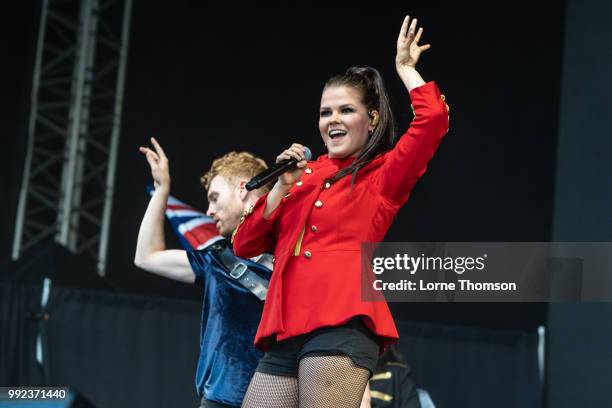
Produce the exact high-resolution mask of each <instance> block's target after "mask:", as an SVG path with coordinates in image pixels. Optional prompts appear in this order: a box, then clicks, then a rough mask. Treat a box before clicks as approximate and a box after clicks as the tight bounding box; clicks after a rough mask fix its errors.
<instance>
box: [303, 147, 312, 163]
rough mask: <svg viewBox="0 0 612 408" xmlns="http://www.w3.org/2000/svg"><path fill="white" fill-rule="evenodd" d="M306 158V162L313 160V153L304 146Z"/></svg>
mask: <svg viewBox="0 0 612 408" xmlns="http://www.w3.org/2000/svg"><path fill="white" fill-rule="evenodd" d="M304 157H305V158H306V161H310V160H312V152H311V151H310V149H309V148H307V147H306V146H304Z"/></svg>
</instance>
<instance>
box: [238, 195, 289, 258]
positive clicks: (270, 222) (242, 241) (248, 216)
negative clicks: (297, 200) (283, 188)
mask: <svg viewBox="0 0 612 408" xmlns="http://www.w3.org/2000/svg"><path fill="white" fill-rule="evenodd" d="M267 199H268V193H266V194H264V195H263V196H261V197H259V200H257V202H256V203H255V205H253V206H251V208H249V209H248V210H246V211H245V212H244V214H243V216H242V218H241V220H240V224H238V227H237V228H236V230H235V231H234V234H233V236H232V244H233V248H234V254H236V255H237V256H239V257H241V258H251V257H254V256H257V255H261V254H263V253H265V252H267V253H273V252H274V247H275V244H276V236H275V233H274V223H275V221H276V219H277V218H278V215H279V214H280V212H281V211H280V210H281V207H282V205H283V203H284V202H285V201H284V200H282V201H281V202H280V204H279V205H278V207H276V209H275V210H274V211H273V212H272V214H270V216H269V217H268V218H264V216H263V214H264V210H265V208H266V200H267Z"/></svg>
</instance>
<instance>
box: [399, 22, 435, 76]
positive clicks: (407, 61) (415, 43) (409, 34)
mask: <svg viewBox="0 0 612 408" xmlns="http://www.w3.org/2000/svg"><path fill="white" fill-rule="evenodd" d="M422 34H423V27H419V29H418V31H417V19H416V18H413V19H412V21H410V16H406V17H405V18H404V23H403V24H402V28H401V30H400V33H399V36H398V37H397V54H396V55H395V67H396V68H397V70H398V72H399V71H401V70H402V69H404V68H415V66H416V64H417V62H418V61H419V58H420V57H421V53H422V52H423V51H426V50H428V49H429V48H430V47H431V45H430V44H425V45H419V41H420V40H421V35H422Z"/></svg>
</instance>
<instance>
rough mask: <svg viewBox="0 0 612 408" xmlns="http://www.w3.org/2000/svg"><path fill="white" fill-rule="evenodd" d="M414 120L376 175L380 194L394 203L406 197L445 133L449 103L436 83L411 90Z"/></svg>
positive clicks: (425, 168) (398, 202)
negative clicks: (445, 100) (447, 103)
mask: <svg viewBox="0 0 612 408" xmlns="http://www.w3.org/2000/svg"><path fill="white" fill-rule="evenodd" d="M410 99H411V101H412V107H413V110H414V119H413V120H412V123H411V124H410V128H409V129H408V131H407V132H406V133H405V134H404V135H402V137H401V138H400V140H399V141H398V142H397V144H396V145H395V147H394V148H393V149H392V150H391V151H390V152H388V153H387V154H386V159H385V164H384V165H383V167H382V168H381V173H380V176H379V178H378V181H379V185H380V188H381V195H382V196H383V197H385V198H387V199H388V200H390V201H391V202H393V203H395V204H400V205H401V204H403V203H405V202H406V201H407V200H408V195H409V194H410V191H411V190H412V188H413V187H414V185H415V184H416V182H417V180H418V179H419V178H420V177H421V176H422V175H423V173H425V170H427V163H428V162H429V160H431V158H432V157H433V155H434V153H435V152H436V150H437V149H438V145H439V144H440V141H441V140H442V137H443V136H444V135H445V134H446V133H447V132H448V119H449V117H448V106H447V105H446V103H445V102H444V97H443V96H442V95H441V94H440V90H439V89H438V86H437V85H436V84H435V82H428V83H426V84H425V85H422V86H420V87H418V88H414V89H413V90H412V91H411V92H410Z"/></svg>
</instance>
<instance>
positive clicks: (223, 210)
mask: <svg viewBox="0 0 612 408" xmlns="http://www.w3.org/2000/svg"><path fill="white" fill-rule="evenodd" d="M243 211H244V202H243V201H242V200H241V199H240V185H239V183H238V182H232V180H230V179H228V178H226V177H225V176H223V175H221V174H218V175H216V176H215V177H214V178H213V179H212V180H211V182H210V187H209V188H208V210H206V215H208V216H209V217H212V218H213V219H214V220H215V223H216V225H217V229H218V230H219V233H220V234H221V235H222V236H224V237H226V238H227V237H230V236H231V235H232V232H234V230H235V229H236V227H237V226H238V223H239V222H240V217H242V213H243Z"/></svg>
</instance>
